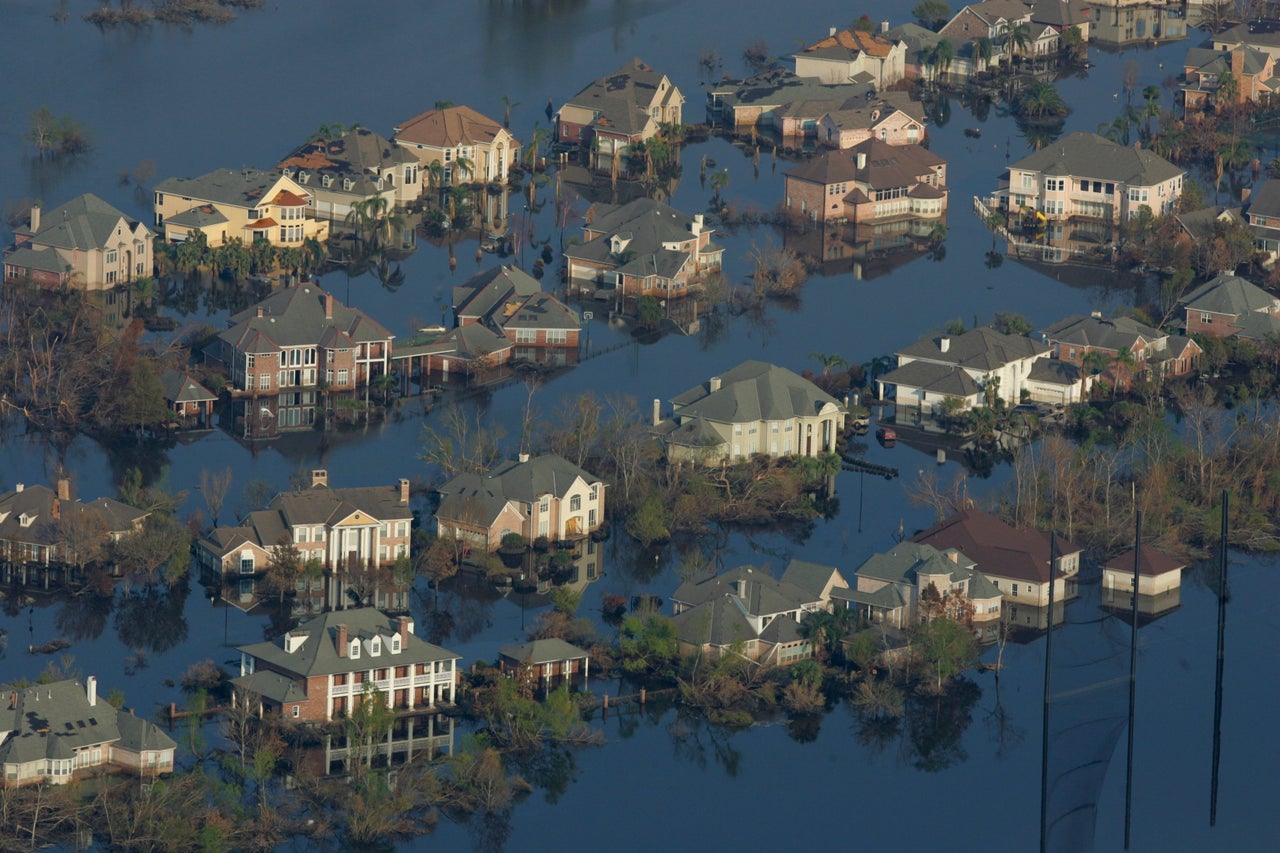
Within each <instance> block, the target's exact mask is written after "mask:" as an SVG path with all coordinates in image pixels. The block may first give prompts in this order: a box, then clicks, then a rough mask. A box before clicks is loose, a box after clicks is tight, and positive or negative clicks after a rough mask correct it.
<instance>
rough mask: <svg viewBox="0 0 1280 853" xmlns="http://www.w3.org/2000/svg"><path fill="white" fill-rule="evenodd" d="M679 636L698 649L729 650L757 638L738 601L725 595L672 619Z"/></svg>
mask: <svg viewBox="0 0 1280 853" xmlns="http://www.w3.org/2000/svg"><path fill="white" fill-rule="evenodd" d="M672 621H673V622H675V625H676V635H677V636H678V637H679V638H680V639H681V640H683V641H684V642H686V643H690V644H692V645H696V646H702V645H708V644H709V645H712V646H721V647H723V646H729V645H732V644H733V643H739V642H746V641H747V640H752V639H755V638H756V632H755V629H754V628H752V627H751V622H750V620H749V619H747V616H746V614H745V613H744V612H743V610H742V605H741V604H740V603H739V602H738V600H737V599H736V598H734V597H733V596H731V595H728V594H725V595H721V596H719V597H718V598H715V599H713V600H711V601H708V602H707V603H705V604H702V605H699V606H697V607H693V608H690V609H689V610H685V611H684V612H683V613H680V614H678V615H677V616H675V617H673V618H672Z"/></svg>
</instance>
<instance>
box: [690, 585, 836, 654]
mask: <svg viewBox="0 0 1280 853" xmlns="http://www.w3.org/2000/svg"><path fill="white" fill-rule="evenodd" d="M809 565H811V564H806V565H805V567H800V568H795V567H793V568H791V569H789V571H790V572H791V576H792V578H793V579H792V580H787V579H786V578H785V577H784V578H783V579H781V580H779V579H777V578H775V577H773V575H772V574H771V573H770V572H769V570H768V569H767V568H763V567H755V566H739V567H737V568H735V569H731V570H729V571H727V572H722V573H720V574H708V575H703V576H700V577H695V578H692V579H690V580H688V581H685V582H684V583H682V584H681V585H680V586H679V588H677V589H676V591H675V592H674V593H673V594H672V595H671V604H672V612H673V613H674V621H675V624H676V632H677V635H678V636H679V638H680V643H681V649H682V651H683V652H684V653H686V654H687V653H691V652H694V651H697V650H701V651H703V652H704V653H707V654H711V655H713V656H719V655H721V654H726V653H730V652H737V653H740V654H742V655H743V656H744V657H746V658H748V659H750V660H754V661H760V662H762V663H774V664H790V663H794V662H795V661H797V660H801V659H803V658H807V657H810V656H811V655H812V654H813V647H812V645H811V644H810V643H809V642H808V641H807V640H806V639H804V638H803V637H802V636H801V634H800V623H801V621H802V620H803V618H804V615H805V614H806V613H815V612H818V611H820V610H826V609H829V606H828V599H827V598H825V597H823V595H822V593H821V591H820V590H819V591H816V592H815V590H813V589H806V588H804V587H802V586H800V585H799V584H797V583H795V582H794V580H795V579H802V580H816V579H817V576H818V575H819V574H821V573H820V572H819V573H815V572H811V571H809V568H808V566H809ZM842 585H843V584H842Z"/></svg>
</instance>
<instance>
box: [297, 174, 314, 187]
mask: <svg viewBox="0 0 1280 853" xmlns="http://www.w3.org/2000/svg"><path fill="white" fill-rule="evenodd" d="M309 180H311V173H310V172H299V173H298V183H300V184H305V183H306V182H307V181H309Z"/></svg>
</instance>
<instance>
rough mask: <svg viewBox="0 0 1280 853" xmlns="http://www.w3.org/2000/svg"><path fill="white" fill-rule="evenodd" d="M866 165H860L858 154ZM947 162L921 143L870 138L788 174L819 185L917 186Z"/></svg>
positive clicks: (825, 153) (820, 156)
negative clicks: (904, 142) (882, 140)
mask: <svg viewBox="0 0 1280 853" xmlns="http://www.w3.org/2000/svg"><path fill="white" fill-rule="evenodd" d="M859 154H863V155H866V165H864V166H863V167H862V168H861V169H859V168H858V155H859ZM945 162H946V161H945V160H943V159H942V158H941V157H939V156H938V155H937V154H934V153H933V152H931V151H930V150H929V149H927V148H924V147H922V146H919V145H890V144H888V143H887V142H881V141H880V140H879V139H867V140H864V141H862V142H859V143H858V144H857V145H855V146H853V147H852V148H847V149H844V150H842V151H825V152H823V153H822V154H820V155H819V156H817V157H815V158H813V159H812V160H809V161H807V162H805V163H802V164H801V165H799V166H797V167H796V168H794V169H792V170H790V171H789V172H787V177H789V178H796V179H799V180H803V181H811V182H813V183H819V184H824V185H825V184H835V183H841V182H846V181H850V182H851V181H856V182H858V183H860V184H865V185H866V186H868V187H872V188H875V189H888V188H892V187H907V186H913V185H915V184H916V183H917V182H918V181H919V179H920V177H921V176H922V175H927V174H929V173H930V172H932V171H933V169H934V167H935V166H939V165H942V164H943V163H945Z"/></svg>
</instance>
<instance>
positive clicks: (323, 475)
mask: <svg viewBox="0 0 1280 853" xmlns="http://www.w3.org/2000/svg"><path fill="white" fill-rule="evenodd" d="M327 485H329V469H328V468H312V469H311V488H313V489H314V488H315V487H316V486H327Z"/></svg>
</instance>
